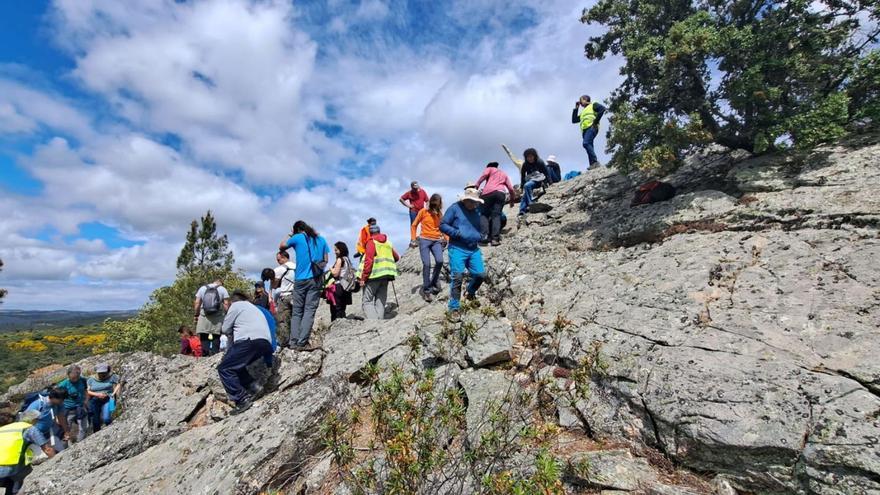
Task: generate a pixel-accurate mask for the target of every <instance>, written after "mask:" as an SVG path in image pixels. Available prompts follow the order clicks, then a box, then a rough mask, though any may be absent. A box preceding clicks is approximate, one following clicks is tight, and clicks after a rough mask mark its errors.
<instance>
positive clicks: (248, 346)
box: [217, 339, 272, 404]
mask: <svg viewBox="0 0 880 495" xmlns="http://www.w3.org/2000/svg"><path fill="white" fill-rule="evenodd" d="M271 357H272V343H271V342H269V341H268V340H266V339H252V340H240V341H239V340H236V341H235V342H233V343H232V347H230V348H229V349H227V350H226V354H224V355H223V359H222V360H221V361H220V364H219V365H217V374H218V375H220V382H221V383H223V388H224V389H226V396H227V397H229V400H232V401H234V402H235V403H236V404H238V403H239V402H241V401H242V400H243V399H244V398H245V397H247V388H248V387H250V385H251V383H253V382H254V378H253V377H252V376H251V374H250V373H248V370H247V367H248V366H249V365H250V364H251V363H253V362H254V361H257V360H260V359H263V360H266V359H267V358H268V359H271Z"/></svg>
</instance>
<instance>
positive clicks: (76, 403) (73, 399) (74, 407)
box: [58, 337, 198, 442]
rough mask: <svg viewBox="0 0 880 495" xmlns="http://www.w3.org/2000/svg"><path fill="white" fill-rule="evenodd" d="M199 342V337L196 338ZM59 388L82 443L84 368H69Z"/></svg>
mask: <svg viewBox="0 0 880 495" xmlns="http://www.w3.org/2000/svg"><path fill="white" fill-rule="evenodd" d="M195 339H196V340H198V337H195ZM58 388H60V389H61V390H64V391H65V392H67V397H66V398H65V399H64V403H63V404H62V409H63V411H64V419H66V420H67V426H68V427H70V426H72V425H76V441H77V442H81V441H83V440H84V439H85V438H86V435H87V433H88V421H87V418H88V414H87V411H88V403H87V400H88V396H87V395H86V380H85V378H83V377H82V368H80V367H79V366H77V365H75V364H73V365H71V366H69V367H68V368H67V378H65V379H64V380H61V382H60V383H59V384H58Z"/></svg>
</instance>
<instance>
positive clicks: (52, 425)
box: [25, 387, 70, 452]
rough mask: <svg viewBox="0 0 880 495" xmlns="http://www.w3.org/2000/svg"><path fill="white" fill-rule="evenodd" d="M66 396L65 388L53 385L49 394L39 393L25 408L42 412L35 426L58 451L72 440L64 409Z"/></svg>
mask: <svg viewBox="0 0 880 495" xmlns="http://www.w3.org/2000/svg"><path fill="white" fill-rule="evenodd" d="M66 398H67V392H66V391H65V390H64V389H61V388H58V387H52V388H50V389H49V393H48V394H46V395H43V394H39V395H38V396H37V398H36V400H34V401H33V402H31V403H30V404H29V405H28V406H27V409H25V410H26V411H36V412H38V413H39V414H40V416H39V418H38V419H37V421H36V423H34V426H35V427H37V429H39V430H40V433H42V434H43V436H44V437H46V438H48V439H49V441H50V444H51V446H52V448H54V449H55V451H56V452H61V451H62V450H64V443H63V442H66V441H68V440H70V428H69V427H68V426H67V417H66V416H65V414H64V411H63V409H62V408H63V406H64V399H66Z"/></svg>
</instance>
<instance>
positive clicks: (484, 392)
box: [458, 369, 530, 446]
mask: <svg viewBox="0 0 880 495" xmlns="http://www.w3.org/2000/svg"><path fill="white" fill-rule="evenodd" d="M458 383H459V384H461V387H462V388H463V389H464V393H465V395H466V396H467V404H468V407H467V416H466V420H467V440H468V442H469V444H470V445H471V446H476V445H479V443H480V438H481V436H482V435H484V434H485V433H487V432H488V431H495V432H496V433H497V434H499V435H500V436H501V437H502V438H507V439H508V440H509V441H513V439H515V438H516V437H518V436H519V435H520V433H521V431H522V429H523V427H524V426H525V425H526V424H527V423H528V422H529V417H528V413H527V407H528V403H529V400H530V399H529V397H528V396H527V394H526V392H525V391H524V390H523V389H522V388H521V387H520V386H519V385H518V384H517V383H516V382H514V381H513V380H512V379H511V378H510V377H508V376H507V375H505V374H504V373H502V372H500V371H491V370H487V369H469V370H465V371H462V372H461V373H460V374H459V375H458ZM495 413H498V414H495ZM495 419H497V421H495Z"/></svg>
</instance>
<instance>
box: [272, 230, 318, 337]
mask: <svg viewBox="0 0 880 495" xmlns="http://www.w3.org/2000/svg"><path fill="white" fill-rule="evenodd" d="M287 248H293V250H294V251H295V253H296V268H295V270H294V272H295V273H294V280H295V282H294V287H293V299H292V305H291V313H290V314H291V316H290V344H291V346H292V347H293V348H294V349H295V350H311V348H310V347H309V337H310V336H311V335H312V325H314V323H315V312H316V311H317V310H318V304H319V303H320V302H321V289H322V285H323V282H324V270H325V268H326V266H327V260H328V258H329V255H330V248H329V247H327V241H326V240H325V239H324V238H323V237H321V236H319V235H318V233H317V232H315V229H313V228H312V227H311V226H309V224H307V223H305V222H303V221H302V220H297V221H296V223H294V224H293V228H292V229H291V231H290V238H289V239H287V240H286V241H284V242H282V243H281V245H280V249H281V250H282V251H285V250H287Z"/></svg>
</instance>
